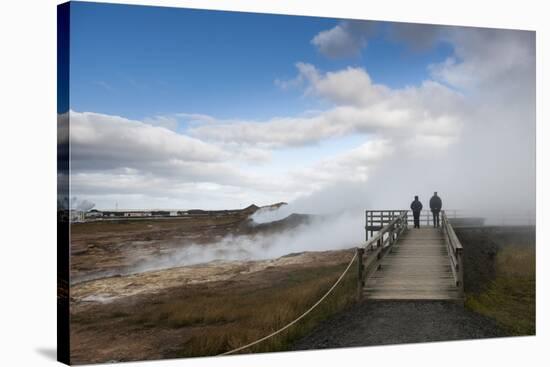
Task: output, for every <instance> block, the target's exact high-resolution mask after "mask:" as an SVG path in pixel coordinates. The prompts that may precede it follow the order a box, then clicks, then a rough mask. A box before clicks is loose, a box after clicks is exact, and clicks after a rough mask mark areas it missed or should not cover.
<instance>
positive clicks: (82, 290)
mask: <svg viewBox="0 0 550 367" xmlns="http://www.w3.org/2000/svg"><path fill="white" fill-rule="evenodd" d="M298 222H299V221H297V222H296V223H287V224H288V226H286V227H285V225H283V224H285V223H283V224H281V223H279V224H277V226H278V227H277V228H270V227H269V226H263V227H260V228H250V227H249V226H247V225H246V220H245V219H244V220H243V218H242V217H238V216H227V217H217V218H215V217H214V218H212V217H207V218H200V219H197V218H194V219H192V220H189V219H185V220H182V219H174V220H171V219H168V220H141V221H124V222H96V223H84V224H77V225H73V227H72V259H71V261H72V281H73V284H72V286H71V293H70V296H71V362H72V363H74V364H82V363H100V362H108V361H130V360H150V359H160V358H174V357H186V356H201V355H216V354H219V353H222V352H224V351H227V350H229V349H232V348H235V347H238V346H241V345H243V344H246V343H248V342H250V341H252V340H254V339H257V338H259V337H262V336H264V335H266V334H268V333H269V332H271V331H273V330H274V329H276V328H278V327H280V326H283V325H284V324H285V323H286V322H289V321H291V320H292V319H294V318H295V317H296V316H298V315H299V314H300V313H301V312H303V311H304V310H306V309H307V308H308V307H309V306H311V304H313V303H314V302H315V301H316V300H317V299H318V298H319V296H320V295H322V294H323V293H324V292H325V291H326V290H327V289H328V287H330V285H332V283H333V282H334V281H335V280H336V278H337V277H338V275H339V274H340V273H341V271H342V270H343V268H344V267H345V266H346V264H347V262H348V261H349V260H350V259H351V256H352V255H353V252H352V251H328V252H308V253H300V254H291V255H287V256H284V257H281V258H278V259H272V260H262V261H232V262H223V261H215V262H211V263H208V264H199V265H193V266H184V267H177V268H172V269H164V270H158V271H149V272H143V273H132V274H125V270H126V269H129V268H132V267H134V266H135V265H136V263H139V259H140V258H143V259H146V258H147V257H155V256H159V254H166V253H170V251H172V250H174V249H177V248H181V247H183V246H186V244H188V243H189V242H193V243H199V244H200V243H203V244H205V246H206V245H207V243H209V242H212V241H214V240H216V239H218V238H222V237H223V236H225V235H227V234H229V233H231V234H233V235H239V234H251V233H253V232H254V231H273V230H284V229H285V228H287V227H292V226H294V225H296V224H297V223H298ZM130 253H131V254H132V256H128V254H130ZM136 254H137V255H136ZM136 259H138V260H136ZM110 274H111V275H113V274H114V276H109V275H110ZM75 279H77V280H78V281H76V282H75ZM354 286H355V283H354V281H353V274H350V277H349V278H347V279H346V281H345V282H344V283H343V284H342V287H340V289H339V291H338V292H339V293H338V294H335V296H334V297H332V298H329V299H327V302H326V304H325V305H323V307H322V308H320V309H319V310H318V311H317V312H315V313H313V314H312V315H311V317H308V318H307V319H304V322H303V323H301V324H300V325H299V326H298V327H297V328H293V330H290V331H289V332H288V333H284V334H283V335H281V336H280V337H278V338H274V339H273V340H270V341H269V342H266V343H263V344H262V345H260V346H258V347H256V348H253V349H251V350H248V351H246V352H258V351H268V350H269V351H273V350H284V349H288V346H289V345H290V344H291V343H292V341H294V340H296V339H297V338H298V337H300V336H302V335H304V333H306V332H307V331H308V330H311V328H313V327H314V326H315V325H316V324H317V323H318V321H319V320H321V319H324V318H326V317H328V316H329V315H330V314H332V313H334V312H336V311H338V310H339V309H341V308H343V307H345V306H346V305H348V304H349V303H350V302H351V300H352V295H354V292H353V289H354Z"/></svg>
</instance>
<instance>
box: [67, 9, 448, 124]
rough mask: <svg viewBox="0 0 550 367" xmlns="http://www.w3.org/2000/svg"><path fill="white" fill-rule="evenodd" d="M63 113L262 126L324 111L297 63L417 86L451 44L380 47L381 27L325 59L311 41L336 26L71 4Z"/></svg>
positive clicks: (229, 14) (231, 14)
mask: <svg viewBox="0 0 550 367" xmlns="http://www.w3.org/2000/svg"><path fill="white" fill-rule="evenodd" d="M71 17H72V22H71V108H72V109H73V110H77V111H94V112H101V113H106V114H114V115H121V116H125V117H128V118H133V119H142V118H146V117H151V116H156V115H166V114H174V113H179V112H186V113H202V114H208V115H212V116H215V117H217V118H223V119H236V118H239V119H256V120H264V119H268V118H270V117H273V116H287V115H293V114H299V113H301V112H302V111H305V110H309V109H313V110H315V109H320V108H321V109H322V108H325V105H324V104H323V103H322V101H318V100H314V99H311V98H306V97H303V96H302V95H303V90H299V89H290V90H289V89H286V90H282V89H281V88H279V87H278V86H277V85H275V83H274V81H275V80H277V79H279V80H285V79H291V78H293V77H294V76H295V75H296V73H297V71H296V68H295V66H294V65H295V63H296V62H307V63H311V64H314V65H316V66H317V67H318V68H319V69H320V70H323V71H331V70H338V69H341V68H343V67H346V66H359V67H364V68H366V69H367V70H368V71H369V74H370V76H371V78H372V79H373V81H374V82H376V83H382V84H385V85H388V86H390V87H394V88H395V87H403V86H406V85H416V84H419V83H420V82H421V81H422V80H424V79H426V78H428V70H427V66H428V65H429V64H431V63H438V62H442V61H443V60H445V59H446V58H447V57H448V56H449V55H450V53H451V52H452V48H451V46H450V45H447V44H444V43H440V44H438V45H437V47H434V48H431V49H429V50H424V51H422V52H417V51H411V50H410V48H408V47H407V45H406V44H405V43H402V42H401V43H399V42H391V41H388V39H387V37H385V36H384V31H383V30H384V29H386V28H388V27H390V26H391V25H390V24H388V23H386V24H382V23H380V25H379V27H380V31H379V32H377V33H378V34H377V35H376V36H375V37H373V38H371V39H369V42H368V46H367V47H366V48H364V49H362V50H361V52H360V55H357V56H353V57H348V58H341V59H331V58H327V57H325V56H324V55H322V54H321V53H320V52H319V51H318V50H317V49H316V47H315V46H314V45H313V44H311V40H312V38H313V37H314V36H315V35H316V34H317V33H319V32H320V31H323V30H325V29H329V28H331V27H333V26H335V25H336V24H338V22H339V20H336V19H325V18H315V17H298V16H281V15H267V14H249V13H238V12H222V11H203V10H191V9H173V8H162V7H145V6H127V5H113V4H98V3H78V2H76V3H73V4H72V7H71Z"/></svg>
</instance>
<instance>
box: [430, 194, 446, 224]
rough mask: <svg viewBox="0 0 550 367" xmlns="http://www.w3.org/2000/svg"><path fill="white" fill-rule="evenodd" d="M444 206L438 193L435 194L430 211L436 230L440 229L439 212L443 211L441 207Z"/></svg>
mask: <svg viewBox="0 0 550 367" xmlns="http://www.w3.org/2000/svg"><path fill="white" fill-rule="evenodd" d="M442 206H443V203H442V202H441V198H440V197H439V196H437V191H436V192H434V196H432V198H431V199H430V209H431V210H432V214H433V217H434V228H435V227H439V212H440V211H441V207H442Z"/></svg>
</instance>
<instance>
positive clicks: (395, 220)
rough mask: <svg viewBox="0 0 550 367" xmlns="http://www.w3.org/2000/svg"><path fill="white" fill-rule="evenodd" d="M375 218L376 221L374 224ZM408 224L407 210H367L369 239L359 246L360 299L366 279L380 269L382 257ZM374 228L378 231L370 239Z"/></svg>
mask: <svg viewBox="0 0 550 367" xmlns="http://www.w3.org/2000/svg"><path fill="white" fill-rule="evenodd" d="M369 214H370V220H371V221H370V222H369ZM373 220H374V221H376V223H374V224H373ZM369 223H370V226H369ZM407 225H408V211H407V210H383V211H372V210H370V211H367V225H366V226H365V229H366V231H367V241H366V243H365V245H363V246H360V247H358V248H357V271H358V282H357V297H358V298H359V299H360V298H361V297H362V295H363V287H364V285H365V279H366V278H367V277H368V276H370V275H371V274H372V273H374V272H375V271H376V270H377V269H378V267H379V266H380V263H381V261H382V259H383V258H384V256H385V255H386V254H387V253H388V252H391V249H392V246H393V244H394V243H395V242H396V241H397V240H398V239H399V237H400V236H401V234H402V233H403V232H404V231H405V229H406V228H407ZM374 228H376V229H374ZM374 230H375V231H376V232H377V233H376V234H375V235H373V236H371V238H370V240H369V239H368V232H369V231H374ZM371 233H372V232H371Z"/></svg>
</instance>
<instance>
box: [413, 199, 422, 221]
mask: <svg viewBox="0 0 550 367" xmlns="http://www.w3.org/2000/svg"><path fill="white" fill-rule="evenodd" d="M411 210H412V212H413V218H414V228H420V212H421V211H422V203H421V202H420V201H419V200H418V196H415V197H414V201H413V202H412V203H411Z"/></svg>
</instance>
